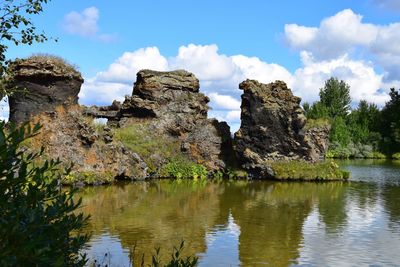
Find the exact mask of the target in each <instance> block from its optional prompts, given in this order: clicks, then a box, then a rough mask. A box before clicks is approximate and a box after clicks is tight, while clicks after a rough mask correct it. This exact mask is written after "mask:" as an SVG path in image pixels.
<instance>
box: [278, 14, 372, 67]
mask: <svg viewBox="0 0 400 267" xmlns="http://www.w3.org/2000/svg"><path fill="white" fill-rule="evenodd" d="M362 18H363V17H362V16H361V15H358V14H355V13H354V12H353V11H352V10H350V9H345V10H343V11H340V12H339V13H337V14H336V15H334V16H332V17H329V18H326V19H324V20H322V21H321V24H320V25H319V28H315V27H306V26H299V25H297V24H287V25H285V37H286V41H287V43H288V45H289V46H290V47H292V48H294V49H297V50H306V51H309V52H312V53H313V55H314V56H315V57H316V58H318V59H333V58H336V57H338V56H341V55H343V54H345V53H348V52H350V51H352V50H353V49H354V48H355V47H356V46H368V45H369V44H371V43H372V42H373V41H374V40H375V39H376V36H377V34H378V30H379V27H378V26H375V25H373V24H367V23H363V22H362Z"/></svg>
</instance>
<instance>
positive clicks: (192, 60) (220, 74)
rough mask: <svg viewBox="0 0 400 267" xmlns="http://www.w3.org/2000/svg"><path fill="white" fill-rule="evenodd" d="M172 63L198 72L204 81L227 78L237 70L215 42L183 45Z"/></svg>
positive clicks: (198, 75)
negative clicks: (219, 51) (219, 50)
mask: <svg viewBox="0 0 400 267" xmlns="http://www.w3.org/2000/svg"><path fill="white" fill-rule="evenodd" d="M170 64H171V68H183V69H186V70H188V71H190V72H193V73H196V75H197V77H198V78H199V79H200V80H203V81H216V80H226V79H229V78H231V77H232V76H233V75H234V73H235V71H236V66H235V65H234V64H233V62H232V59H231V58H229V57H227V56H225V55H221V54H219V53H218V47H217V46H216V45H215V44H212V45H194V44H190V45H188V46H181V47H180V48H179V52H178V55H177V56H176V57H174V58H171V60H170Z"/></svg>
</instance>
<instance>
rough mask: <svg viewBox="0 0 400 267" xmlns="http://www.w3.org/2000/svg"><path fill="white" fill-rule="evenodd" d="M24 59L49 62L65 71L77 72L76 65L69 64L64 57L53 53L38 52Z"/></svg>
mask: <svg viewBox="0 0 400 267" xmlns="http://www.w3.org/2000/svg"><path fill="white" fill-rule="evenodd" d="M24 61H33V62H49V63H50V64H52V65H54V66H56V67H57V68H59V69H61V70H64V71H66V72H78V67H77V66H76V65H74V64H71V63H69V62H68V61H67V60H66V59H64V58H62V57H59V56H55V55H50V54H45V53H38V54H33V55H31V56H30V57H28V58H26V59H24Z"/></svg>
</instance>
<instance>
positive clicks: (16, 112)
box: [8, 56, 83, 123]
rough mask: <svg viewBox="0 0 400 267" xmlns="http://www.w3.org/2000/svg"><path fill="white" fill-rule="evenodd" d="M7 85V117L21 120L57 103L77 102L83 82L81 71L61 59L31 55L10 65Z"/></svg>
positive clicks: (11, 119) (12, 119)
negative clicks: (11, 91)
mask: <svg viewBox="0 0 400 267" xmlns="http://www.w3.org/2000/svg"><path fill="white" fill-rule="evenodd" d="M10 73H11V74H12V75H11V76H9V77H8V86H9V87H10V88H12V90H14V91H16V92H15V93H14V94H12V95H11V96H9V104H10V121H12V122H16V123H21V122H24V121H27V120H29V118H31V117H32V116H34V115H37V114H39V113H41V112H46V111H53V110H54V109H55V107H57V106H59V105H71V104H77V102H78V93H79V91H80V88H81V85H82V83H83V78H82V76H81V74H80V73H79V72H78V71H76V70H75V68H74V67H73V66H71V65H69V64H67V63H65V62H64V61H63V60H62V59H60V58H57V57H49V56H34V57H30V58H28V59H20V60H16V61H15V62H13V63H12V64H11V65H10Z"/></svg>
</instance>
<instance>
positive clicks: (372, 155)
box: [365, 151, 386, 159]
mask: <svg viewBox="0 0 400 267" xmlns="http://www.w3.org/2000/svg"><path fill="white" fill-rule="evenodd" d="M365 158H367V159H386V155H385V154H383V153H381V152H377V151H373V152H371V153H370V154H367V155H366V156H365Z"/></svg>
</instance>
